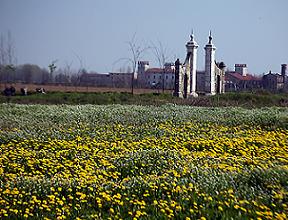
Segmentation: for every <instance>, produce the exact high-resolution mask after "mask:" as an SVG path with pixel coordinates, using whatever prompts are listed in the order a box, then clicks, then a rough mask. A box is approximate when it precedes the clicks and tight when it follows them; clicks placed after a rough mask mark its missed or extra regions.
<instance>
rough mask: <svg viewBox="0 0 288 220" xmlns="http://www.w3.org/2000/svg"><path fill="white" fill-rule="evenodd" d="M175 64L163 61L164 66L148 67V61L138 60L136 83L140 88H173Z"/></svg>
mask: <svg viewBox="0 0 288 220" xmlns="http://www.w3.org/2000/svg"><path fill="white" fill-rule="evenodd" d="M174 77H175V65H174V64H173V63H165V65H164V68H150V66H149V62H148V61H139V62H138V72H137V83H138V86H139V87H141V88H149V89H151V88H156V89H164V90H172V89H174Z"/></svg>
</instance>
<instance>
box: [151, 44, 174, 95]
mask: <svg viewBox="0 0 288 220" xmlns="http://www.w3.org/2000/svg"><path fill="white" fill-rule="evenodd" d="M151 49H152V52H153V54H154V56H155V58H156V60H157V62H158V65H159V67H160V68H163V71H162V92H163V93H164V90H165V75H166V69H165V64H166V62H167V60H168V59H169V58H170V57H169V56H168V55H167V54H168V50H167V48H166V47H164V46H163V44H162V43H161V42H160V41H158V43H157V45H156V44H154V43H153V42H152V46H151Z"/></svg>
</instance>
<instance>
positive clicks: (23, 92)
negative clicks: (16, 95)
mask: <svg viewBox="0 0 288 220" xmlns="http://www.w3.org/2000/svg"><path fill="white" fill-rule="evenodd" d="M20 91H21V94H22V95H23V96H26V95H27V88H26V87H24V88H21V90H20Z"/></svg>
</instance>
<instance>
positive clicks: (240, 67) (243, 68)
mask: <svg viewBox="0 0 288 220" xmlns="http://www.w3.org/2000/svg"><path fill="white" fill-rule="evenodd" d="M235 72H237V73H240V74H241V75H242V76H246V75H247V72H248V69H247V65H246V64H235Z"/></svg>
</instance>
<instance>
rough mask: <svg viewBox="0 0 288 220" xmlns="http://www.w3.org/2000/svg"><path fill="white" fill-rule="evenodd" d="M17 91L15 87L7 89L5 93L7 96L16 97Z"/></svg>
mask: <svg viewBox="0 0 288 220" xmlns="http://www.w3.org/2000/svg"><path fill="white" fill-rule="evenodd" d="M15 92H16V89H15V88H14V87H13V86H10V88H8V87H6V88H5V89H4V91H3V93H4V95H5V96H12V95H15Z"/></svg>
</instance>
